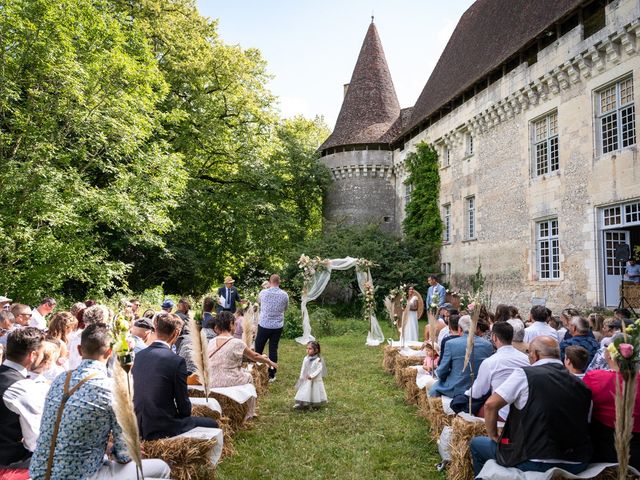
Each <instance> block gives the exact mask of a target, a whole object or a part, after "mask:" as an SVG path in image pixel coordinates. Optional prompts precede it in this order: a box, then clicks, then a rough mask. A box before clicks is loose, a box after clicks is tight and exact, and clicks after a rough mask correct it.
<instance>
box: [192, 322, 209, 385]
mask: <svg viewBox="0 0 640 480" xmlns="http://www.w3.org/2000/svg"><path fill="white" fill-rule="evenodd" d="M189 339H190V340H191V360H192V361H193V364H194V365H195V366H196V372H195V373H196V375H197V377H198V380H200V384H201V385H202V386H203V387H204V398H209V368H208V367H209V365H208V359H207V345H208V343H209V341H208V340H207V335H206V334H205V332H203V331H202V330H201V329H200V328H198V325H197V324H196V321H195V319H193V318H189Z"/></svg>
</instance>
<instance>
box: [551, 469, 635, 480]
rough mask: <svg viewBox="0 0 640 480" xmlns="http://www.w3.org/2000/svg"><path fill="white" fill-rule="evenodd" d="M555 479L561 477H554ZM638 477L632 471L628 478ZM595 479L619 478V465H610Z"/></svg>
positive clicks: (629, 479) (616, 479) (608, 479)
mask: <svg viewBox="0 0 640 480" xmlns="http://www.w3.org/2000/svg"><path fill="white" fill-rule="evenodd" d="M553 478H554V480H555V479H556V478H558V479H559V478H560V477H553ZM637 478H638V477H635V476H634V475H633V474H631V473H627V480H634V479H636V480H637ZM594 480H618V467H608V468H605V469H604V470H603V471H602V472H601V473H600V475H597V476H596V477H594Z"/></svg>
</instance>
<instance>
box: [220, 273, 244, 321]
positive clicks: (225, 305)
mask: <svg viewBox="0 0 640 480" xmlns="http://www.w3.org/2000/svg"><path fill="white" fill-rule="evenodd" d="M234 283H235V280H234V279H233V278H231V277H225V279H224V287H220V288H219V289H218V307H217V308H216V312H217V313H220V312H231V313H235V311H236V302H238V303H240V302H242V299H241V298H240V295H239V294H238V289H237V288H236V287H234V286H233V284H234Z"/></svg>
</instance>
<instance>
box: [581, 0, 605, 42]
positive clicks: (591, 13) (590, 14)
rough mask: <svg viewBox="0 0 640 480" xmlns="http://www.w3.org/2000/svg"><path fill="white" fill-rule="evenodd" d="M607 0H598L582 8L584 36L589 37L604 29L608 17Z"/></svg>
mask: <svg viewBox="0 0 640 480" xmlns="http://www.w3.org/2000/svg"><path fill="white" fill-rule="evenodd" d="M606 3H607V2H606V0H596V1H595V2H593V3H591V4H590V5H588V6H587V7H585V8H584V10H582V26H583V38H589V37H590V36H591V35H593V34H594V33H596V32H599V31H600V30H602V29H603V28H604V27H605V25H606V23H607V21H606V20H607V19H606V17H605V5H606Z"/></svg>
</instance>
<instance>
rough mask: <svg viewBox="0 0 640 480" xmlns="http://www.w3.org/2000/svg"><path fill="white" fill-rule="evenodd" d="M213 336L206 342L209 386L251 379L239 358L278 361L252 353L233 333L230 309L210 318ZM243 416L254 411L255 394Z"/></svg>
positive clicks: (251, 380) (230, 384)
mask: <svg viewBox="0 0 640 480" xmlns="http://www.w3.org/2000/svg"><path fill="white" fill-rule="evenodd" d="M214 323H215V325H214V330H215V332H216V334H217V336H216V338H214V339H213V340H211V341H210V342H209V348H208V355H209V378H210V382H211V387H234V386H236V385H246V384H247V383H253V378H252V377H251V374H250V373H249V372H247V371H244V370H242V360H243V358H244V357H247V358H248V359H249V360H251V361H252V362H261V363H266V364H267V365H269V366H270V367H271V368H278V365H277V364H276V363H275V362H273V361H271V360H270V359H269V357H267V356H266V355H262V354H260V353H256V352H254V351H253V350H251V349H250V348H249V347H247V346H246V345H245V343H244V342H243V341H242V340H240V339H238V338H234V337H233V332H234V330H235V325H234V317H233V313H231V312H229V311H222V312H220V313H219V314H218V315H217V316H216V318H215V320H214ZM248 406H249V411H248V412H247V418H251V417H253V415H254V408H255V398H251V399H250V400H249V405H248Z"/></svg>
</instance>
